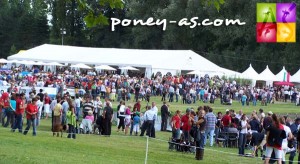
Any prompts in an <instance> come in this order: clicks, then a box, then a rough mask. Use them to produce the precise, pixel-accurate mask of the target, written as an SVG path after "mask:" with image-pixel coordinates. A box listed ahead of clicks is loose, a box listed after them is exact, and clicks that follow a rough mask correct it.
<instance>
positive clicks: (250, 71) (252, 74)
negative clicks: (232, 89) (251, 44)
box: [241, 64, 258, 80]
mask: <svg viewBox="0 0 300 164" xmlns="http://www.w3.org/2000/svg"><path fill="white" fill-rule="evenodd" d="M241 78H245V79H254V80H257V78H258V73H257V72H256V71H255V70H254V68H253V67H252V65H251V64H250V65H249V67H248V68H247V69H246V70H245V71H244V72H243V73H242V74H241Z"/></svg>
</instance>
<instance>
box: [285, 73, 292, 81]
mask: <svg viewBox="0 0 300 164" xmlns="http://www.w3.org/2000/svg"><path fill="white" fill-rule="evenodd" d="M290 76H291V74H290V73H289V72H288V73H287V78H286V79H287V80H286V81H287V82H290Z"/></svg>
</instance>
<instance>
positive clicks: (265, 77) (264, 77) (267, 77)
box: [257, 65, 276, 86]
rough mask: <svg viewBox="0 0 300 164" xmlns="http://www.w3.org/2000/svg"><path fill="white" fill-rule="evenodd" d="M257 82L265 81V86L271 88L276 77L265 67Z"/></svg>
mask: <svg viewBox="0 0 300 164" xmlns="http://www.w3.org/2000/svg"><path fill="white" fill-rule="evenodd" d="M257 80H261V81H266V85H271V86H273V82H274V81H275V80H276V76H275V75H274V74H273V73H272V71H271V70H270V69H269V66H268V65H267V67H266V69H265V70H264V71H262V72H261V73H260V74H259V76H258V78H257Z"/></svg>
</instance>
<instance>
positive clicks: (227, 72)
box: [220, 68, 241, 77]
mask: <svg viewBox="0 0 300 164" xmlns="http://www.w3.org/2000/svg"><path fill="white" fill-rule="evenodd" d="M220 71H221V72H223V73H224V75H225V76H228V77H240V76H241V73H239V72H236V71H232V70H230V69H226V68H221V70H220Z"/></svg>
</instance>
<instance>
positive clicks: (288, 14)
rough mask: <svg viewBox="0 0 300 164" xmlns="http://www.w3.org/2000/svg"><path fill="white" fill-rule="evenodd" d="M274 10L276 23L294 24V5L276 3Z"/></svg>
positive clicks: (295, 6)
mask: <svg viewBox="0 0 300 164" xmlns="http://www.w3.org/2000/svg"><path fill="white" fill-rule="evenodd" d="M276 10H277V12H276V22H283V23H290V22H296V14H297V12H296V10H297V5H296V3H277V4H276Z"/></svg>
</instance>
